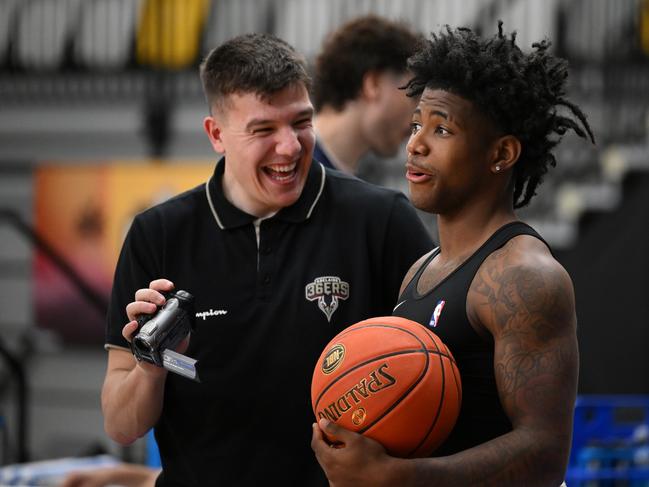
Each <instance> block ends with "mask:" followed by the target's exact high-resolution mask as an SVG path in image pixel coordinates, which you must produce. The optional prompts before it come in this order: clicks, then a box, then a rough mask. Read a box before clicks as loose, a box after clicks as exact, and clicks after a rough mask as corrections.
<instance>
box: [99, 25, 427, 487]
mask: <svg viewBox="0 0 649 487" xmlns="http://www.w3.org/2000/svg"><path fill="white" fill-rule="evenodd" d="M201 80H202V82H203V87H204V90H205V94H206V97H207V100H208V104H209V109H210V114H209V116H207V117H206V118H205V119H204V128H205V131H206V133H207V135H208V137H209V140H210V142H211V144H212V146H213V147H214V150H215V152H217V153H219V154H223V155H224V157H223V158H222V159H221V160H220V161H219V162H218V163H217V164H216V167H215V171H214V175H213V176H212V177H211V178H210V179H209V180H208V181H207V182H206V183H205V184H204V185H201V186H198V187H196V188H194V189H192V190H190V191H188V192H185V193H183V194H181V195H179V196H177V197H175V198H172V199H170V200H169V201H167V202H164V203H162V204H159V205H157V206H154V207H153V208H151V209H148V210H146V211H144V212H143V213H140V214H139V215H137V216H136V217H135V219H134V221H133V224H132V226H131V228H130V230H129V232H128V235H127V237H126V240H125V242H124V246H123V248H122V252H121V254H120V258H119V261H118V264H117V269H116V272H115V280H114V284H113V291H112V297H111V305H110V310H109V316H108V324H107V336H106V348H107V350H108V367H107V371H106V378H105V382H104V386H103V389H102V410H103V413H104V419H105V429H106V432H107V433H108V435H109V436H110V437H111V438H112V439H114V440H115V441H117V442H118V443H120V444H124V445H126V444H129V443H132V442H133V441H135V440H136V439H137V438H139V437H141V436H143V435H144V434H145V433H146V432H147V431H148V430H149V429H150V428H154V430H155V438H156V441H157V444H158V447H159V451H160V457H161V462H162V467H163V469H162V473H161V474H160V476H159V477H158V479H157V481H156V485H157V486H158V487H161V486H180V485H183V486H184V485H192V486H206V485H238V486H245V485H251V486H257V485H265V484H274V483H277V484H281V485H300V486H324V485H327V481H326V478H325V476H324V473H323V472H322V469H321V468H320V466H319V465H318V462H317V461H316V459H315V456H314V455H313V452H312V450H311V449H310V445H309V439H310V436H311V430H310V425H311V422H312V421H313V412H312V410H311V405H310V400H309V398H310V381H311V375H312V372H313V368H314V366H315V362H316V360H317V358H318V356H319V355H320V353H321V352H322V349H323V347H324V346H325V345H326V343H327V342H328V341H329V340H330V339H331V338H332V337H333V336H335V335H336V334H337V333H339V332H340V331H342V330H343V329H344V328H346V327H347V326H349V325H351V324H353V323H355V322H357V321H360V320H362V319H365V318H368V317H371V316H381V315H386V314H389V313H390V312H391V310H392V307H393V306H394V303H395V301H396V298H397V296H398V292H399V285H400V282H401V279H402V276H403V275H404V274H405V272H406V271H407V269H408V268H410V266H411V265H412V264H413V262H415V260H416V259H417V257H418V256H419V255H421V254H422V253H423V252H426V251H427V250H430V248H432V243H431V240H430V237H429V235H428V234H427V232H426V230H425V229H424V227H423V225H422V223H421V221H420V219H419V217H418V216H417V214H416V212H415V210H414V208H413V207H412V206H411V205H410V204H409V202H408V200H407V199H406V197H405V196H404V195H403V194H402V193H399V192H396V191H393V190H390V189H386V188H381V187H378V186H374V185H371V184H369V183H366V182H364V181H361V180H359V179H357V178H355V177H350V176H348V175H345V174H342V173H340V172H338V171H332V170H330V169H325V167H324V166H323V165H321V164H320V163H318V162H316V161H313V146H314V143H315V134H314V130H313V123H312V117H313V106H312V104H311V101H310V98H309V93H308V89H309V86H310V80H309V77H308V75H307V71H306V65H305V63H304V60H303V59H302V57H301V56H299V55H298V54H297V53H296V51H295V50H294V49H293V48H292V47H291V46H289V45H288V44H287V43H286V42H284V41H282V40H280V39H278V38H276V37H274V36H272V35H265V34H248V35H244V36H240V37H237V38H234V39H232V40H230V41H227V42H226V43H224V44H222V45H221V46H219V47H217V48H216V49H214V50H213V51H212V52H211V53H210V54H209V55H208V56H207V58H206V59H205V61H204V62H203V63H202V65H201ZM172 289H183V290H186V291H189V292H190V293H191V294H192V295H193V296H194V298H195V301H194V306H195V309H196V314H197V316H200V317H201V318H202V319H200V320H198V324H197V329H196V330H195V331H192V333H191V337H190V338H189V337H188V339H187V340H185V342H184V343H183V344H182V345H180V346H179V347H178V351H180V353H185V352H186V353H187V354H188V355H189V356H190V357H192V358H195V359H197V360H198V367H197V370H198V375H199V378H200V383H199V382H193V381H190V380H188V379H187V378H184V377H181V376H178V375H176V374H168V372H167V370H165V369H163V368H160V367H156V366H155V365H152V364H150V363H146V362H144V361H141V362H138V361H137V360H136V359H135V358H134V356H133V355H132V353H131V351H130V350H129V340H130V339H131V338H132V336H133V333H134V332H135V331H136V329H137V322H136V321H135V319H136V317H137V316H139V315H142V314H150V313H153V312H155V310H156V309H157V307H159V306H161V305H163V304H164V303H165V296H164V295H163V294H162V293H163V292H164V291H170V290H172Z"/></svg>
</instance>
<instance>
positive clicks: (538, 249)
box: [312, 236, 578, 487]
mask: <svg viewBox="0 0 649 487" xmlns="http://www.w3.org/2000/svg"><path fill="white" fill-rule="evenodd" d="M467 312H468V315H469V318H470V320H471V322H472V324H473V325H474V326H476V327H483V328H484V329H485V330H487V331H488V332H489V333H491V334H492V335H493V337H494V344H495V351H494V355H495V356H494V372H495V375H496V382H497V386H498V392H499V395H500V400H501V403H502V405H503V407H504V409H505V412H506V414H507V416H508V417H509V419H510V420H511V422H512V425H513V431H511V432H510V433H507V434H505V435H502V436H500V437H498V438H494V439H493V440H491V441H488V442H486V443H483V444H481V445H478V446H476V447H474V448H471V449H469V450H465V451H463V452H460V453H457V454H455V455H451V456H447V457H440V458H422V459H414V460H402V459H396V458H392V457H389V456H387V455H386V454H385V451H384V450H382V447H380V445H378V443H376V442H373V441H372V440H368V439H367V438H365V437H363V436H360V435H356V434H354V433H351V432H348V431H346V430H343V429H342V428H340V427H338V426H337V425H335V424H331V423H329V424H327V423H326V422H324V421H323V422H321V424H320V427H321V428H323V429H324V430H325V431H326V432H327V433H328V434H329V435H331V436H334V437H337V438H338V439H340V440H341V441H342V442H343V443H345V445H346V447H345V448H342V449H332V448H324V447H323V443H322V442H321V438H322V437H321V432H320V429H319V428H314V440H313V442H312V445H313V448H314V450H315V452H316V455H317V456H318V460H319V461H320V463H321V464H322V465H323V467H325V470H326V471H327V474H328V476H329V480H330V481H331V485H333V486H336V487H340V486H347V485H350V486H351V485H359V482H360V484H361V485H372V486H381V485H386V486H387V485H402V486H405V485H414V486H458V485H462V486H499V487H504V486H521V485H525V486H544V487H545V486H548V487H558V486H559V485H560V484H561V482H562V481H563V475H564V473H565V469H566V465H567V461H568V454H569V448H570V440H571V432H572V412H573V406H574V401H575V396H576V388H577V369H578V352H577V340H576V317H575V306H574V294H573V288H572V283H571V281H570V278H569V277H568V274H567V273H566V271H565V270H564V269H563V268H562V267H561V266H560V265H559V263H558V262H556V261H555V260H554V259H553V258H552V256H551V255H550V253H549V252H548V250H547V248H546V247H545V246H544V245H543V244H542V243H541V242H540V241H538V240H536V239H534V238H532V237H528V236H520V237H516V238H514V239H512V240H511V241H510V242H509V243H508V244H507V245H505V246H504V247H503V248H502V249H501V250H499V251H497V252H494V253H493V254H492V255H491V256H490V257H489V258H488V259H487V260H486V261H485V262H484V263H483V265H482V266H481V268H480V270H479V271H478V274H477V275H476V277H475V279H474V281H473V283H472V285H471V290H470V291H469V296H468V299H467ZM325 446H326V445H325Z"/></svg>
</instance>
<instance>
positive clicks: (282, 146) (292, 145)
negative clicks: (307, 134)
mask: <svg viewBox="0 0 649 487" xmlns="http://www.w3.org/2000/svg"><path fill="white" fill-rule="evenodd" d="M275 151H276V152H277V154H278V155H280V156H288V157H297V155H298V154H299V153H300V152H301V151H302V144H301V142H300V139H299V138H298V136H297V133H296V132H295V130H294V129H293V127H287V128H286V129H283V130H280V131H279V132H278V140H277V144H276V147H275Z"/></svg>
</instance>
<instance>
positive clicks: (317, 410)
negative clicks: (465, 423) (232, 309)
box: [311, 316, 462, 458]
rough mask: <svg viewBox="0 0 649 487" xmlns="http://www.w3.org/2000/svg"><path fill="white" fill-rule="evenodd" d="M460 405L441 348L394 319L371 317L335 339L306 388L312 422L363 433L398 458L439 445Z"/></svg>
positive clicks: (453, 373) (415, 326) (450, 363)
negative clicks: (309, 385)
mask: <svg viewBox="0 0 649 487" xmlns="http://www.w3.org/2000/svg"><path fill="white" fill-rule="evenodd" d="M461 401H462V385H461V382H460V373H459V371H458V369H457V366H456V364H455V360H454V358H453V356H452V355H451V352H450V351H449V350H448V348H447V347H446V345H444V343H442V341H441V340H440V339H439V337H437V336H436V335H435V334H434V333H432V332H431V331H429V330H428V329H427V328H425V327H424V326H422V325H420V324H419V323H416V322H414V321H411V320H408V319H405V318H400V317H396V316H384V317H378V318H370V319H368V320H364V321H361V322H359V323H356V324H354V325H352V326H350V327H348V328H346V329H344V330H343V331H342V332H340V333H339V334H338V335H336V336H335V337H334V338H333V339H332V340H331V341H330V342H329V343H328V344H327V346H326V347H325V349H324V351H323V352H322V354H321V355H320V358H319V359H318V362H317V363H316V366H315V370H314V372H313V380H312V382H311V403H312V406H313V412H314V414H315V416H316V419H317V420H320V419H321V418H326V419H328V420H330V421H332V422H334V423H336V424H338V425H340V426H342V427H344V428H347V429H349V430H351V431H355V432H357V433H360V434H363V435H365V436H367V437H368V438H372V439H374V440H376V441H378V442H379V443H381V444H382V445H383V446H384V447H385V449H386V450H387V451H388V453H389V454H391V455H393V456H398V457H404V458H410V457H422V456H427V455H429V454H430V453H432V452H433V451H434V450H435V449H436V448H437V447H438V446H439V445H441V444H442V442H443V441H444V440H445V439H446V438H447V436H448V435H449V433H450V432H451V430H452V429H453V426H454V425H455V422H456V420H457V417H458V414H459V412H460V404H461Z"/></svg>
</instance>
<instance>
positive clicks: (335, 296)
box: [304, 276, 349, 321]
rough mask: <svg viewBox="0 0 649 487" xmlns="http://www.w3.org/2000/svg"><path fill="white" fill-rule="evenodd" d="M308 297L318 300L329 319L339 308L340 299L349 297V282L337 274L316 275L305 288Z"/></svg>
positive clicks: (319, 306) (328, 319) (311, 299)
mask: <svg viewBox="0 0 649 487" xmlns="http://www.w3.org/2000/svg"><path fill="white" fill-rule="evenodd" d="M304 291H305V294H306V299H308V300H309V301H317V302H318V308H320V310H321V311H322V312H323V313H324V314H325V316H326V317H327V321H331V316H332V315H333V314H334V312H335V311H336V310H337V309H338V300H339V299H343V300H345V299H347V298H348V297H349V283H347V282H345V281H343V280H341V279H340V277H336V276H323V277H316V278H315V280H314V281H313V282H311V283H309V284H307V285H306V287H305V288H304Z"/></svg>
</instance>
